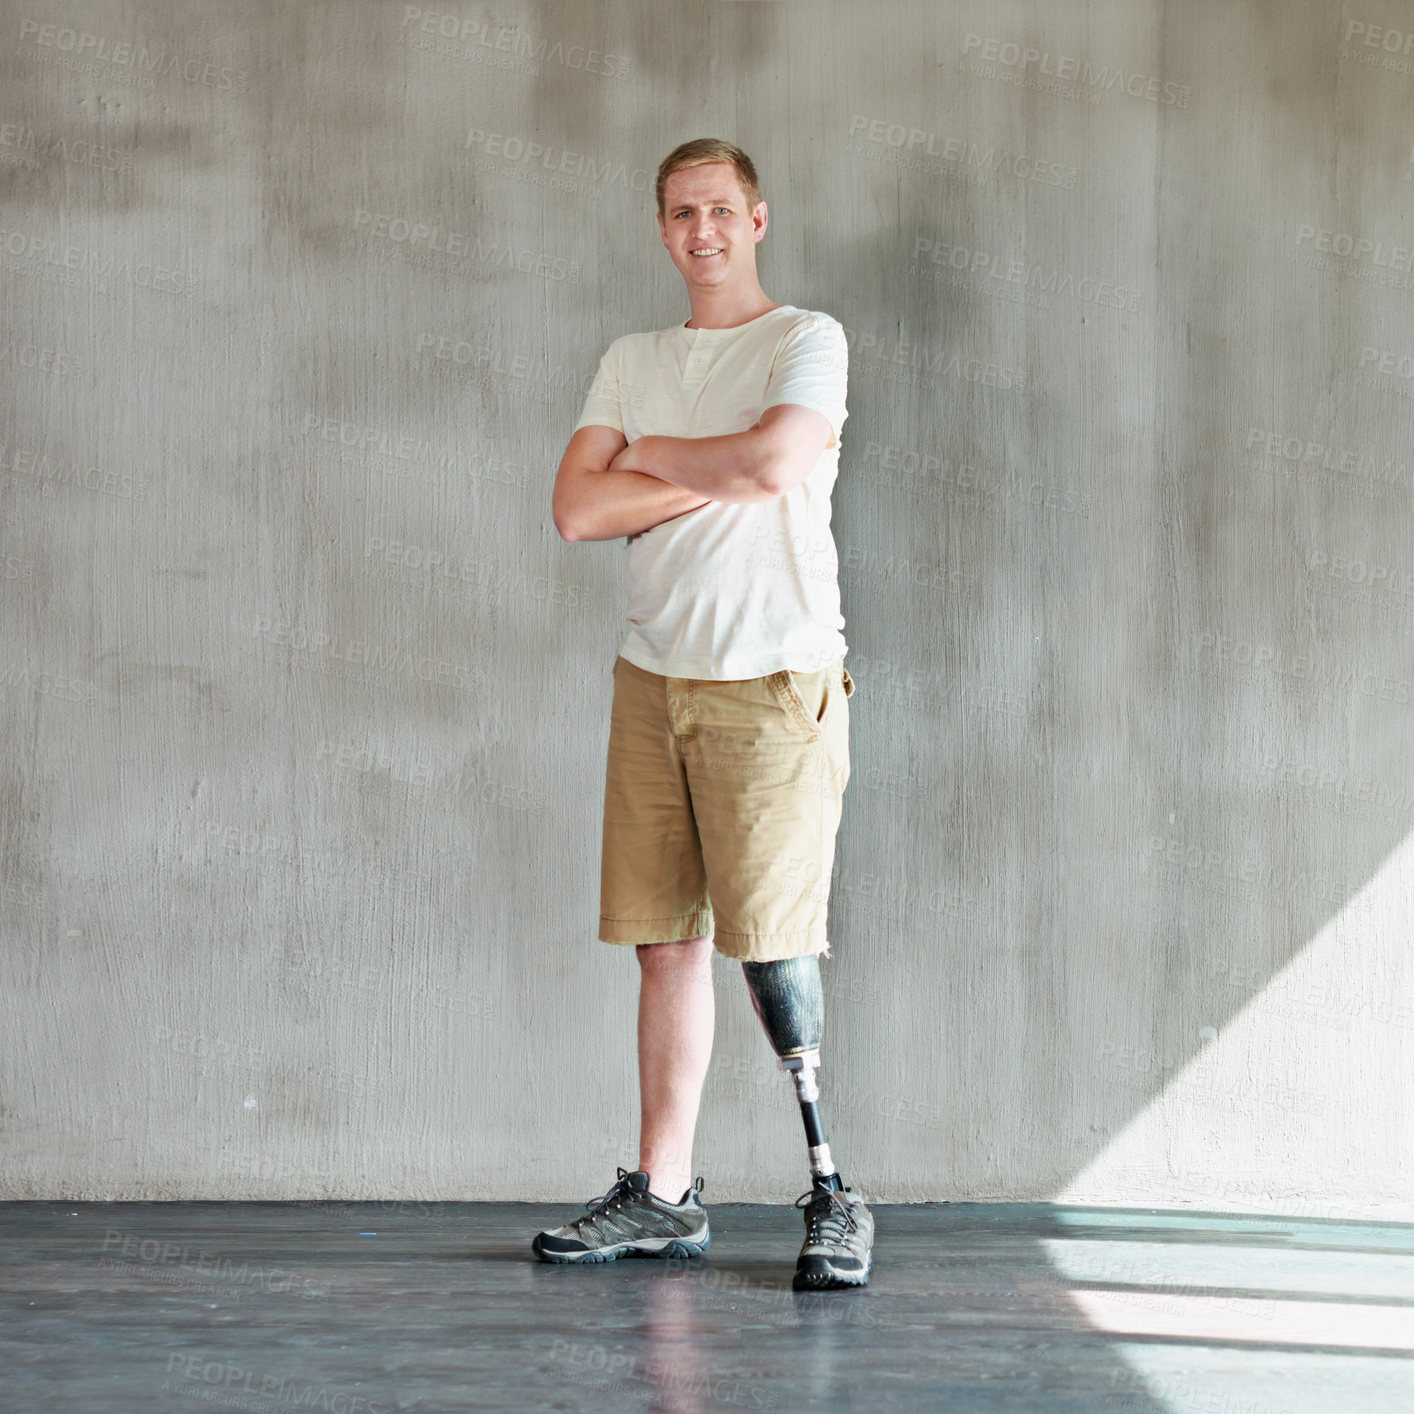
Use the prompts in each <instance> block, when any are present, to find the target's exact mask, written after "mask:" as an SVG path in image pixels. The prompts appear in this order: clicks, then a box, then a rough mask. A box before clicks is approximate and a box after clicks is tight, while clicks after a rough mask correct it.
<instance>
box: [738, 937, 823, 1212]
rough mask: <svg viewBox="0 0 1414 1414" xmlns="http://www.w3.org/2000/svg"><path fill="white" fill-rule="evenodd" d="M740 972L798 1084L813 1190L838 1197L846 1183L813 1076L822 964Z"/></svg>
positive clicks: (800, 960)
mask: <svg viewBox="0 0 1414 1414" xmlns="http://www.w3.org/2000/svg"><path fill="white" fill-rule="evenodd" d="M741 970H742V972H743V974H744V975H745V977H746V985H747V987H748V988H749V989H750V991H751V1004H752V1006H753V1007H755V1008H756V1015H757V1016H758V1017H759V1018H760V1019H761V1025H762V1026H764V1027H765V1028H766V1035H767V1036H768V1037H769V1038H770V1041H771V1048H772V1049H773V1050H774V1051H775V1053H776V1055H777V1056H778V1057H779V1058H780V1062H781V1069H782V1070H784V1071H786V1072H788V1073H789V1075H790V1077H791V1079H792V1080H793V1081H794V1082H795V1097H796V1099H797V1100H798V1101H799V1102H800V1116H801V1118H802V1119H803V1120H804V1122H805V1142H806V1143H807V1144H808V1145H809V1146H810V1176H811V1182H812V1186H813V1187H814V1188H815V1189H817V1190H819V1189H831V1190H833V1191H835V1192H839V1191H840V1190H842V1189H843V1188H844V1180H843V1179H842V1178H841V1177H840V1175H839V1172H838V1170H836V1168H835V1165H834V1161H833V1160H832V1159H831V1158H830V1146H829V1145H828V1144H827V1143H826V1142H825V1131H824V1129H823V1127H822V1126H821V1123H820V1106H819V1100H820V1089H819V1086H817V1085H816V1083H815V1071H816V1070H817V1069H818V1068H819V1065H820V1038H821V1036H822V1034H823V1032H824V1029H825V1004H824V998H823V995H822V993H821V990H820V961H819V958H818V957H816V956H814V955H811V956H808V957H787V958H782V959H780V960H779V961H777V962H743V963H742V965H741Z"/></svg>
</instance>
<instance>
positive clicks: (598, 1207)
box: [580, 1167, 632, 1222]
mask: <svg viewBox="0 0 1414 1414" xmlns="http://www.w3.org/2000/svg"><path fill="white" fill-rule="evenodd" d="M631 1191H632V1190H631V1189H630V1188H629V1186H628V1170H627V1169H626V1168H622V1167H621V1168H620V1169H619V1176H618V1180H617V1181H616V1182H615V1184H614V1186H613V1187H612V1188H611V1189H609V1191H608V1192H607V1193H605V1194H603V1195H602V1196H600V1197H598V1198H591V1199H590V1200H589V1201H588V1202H587V1203H586V1204H585V1205H584V1206H585V1207H586V1208H588V1209H589V1212H588V1214H587V1216H589V1217H591V1218H597V1217H598V1216H599V1215H600V1213H604V1212H607V1211H608V1210H609V1208H611V1207H618V1205H619V1204H620V1203H622V1202H623V1200H624V1199H625V1198H626V1197H627V1196H628V1195H629V1193H630V1192H631ZM580 1221H581V1222H583V1221H584V1219H583V1218H581V1219H580Z"/></svg>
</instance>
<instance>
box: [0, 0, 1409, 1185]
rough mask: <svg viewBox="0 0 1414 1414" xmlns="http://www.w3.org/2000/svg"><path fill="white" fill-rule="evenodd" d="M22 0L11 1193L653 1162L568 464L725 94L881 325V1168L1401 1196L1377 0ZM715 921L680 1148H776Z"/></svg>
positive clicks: (863, 909)
mask: <svg viewBox="0 0 1414 1414" xmlns="http://www.w3.org/2000/svg"><path fill="white" fill-rule="evenodd" d="M4 10H5V20H4V25H3V29H0V34H3V36H4V38H3V40H0V44H2V45H3V51H4V52H3V60H4V71H5V75H6V83H5V98H4V102H3V108H2V109H0V182H3V191H4V197H3V205H0V213H3V214H0V227H2V228H3V231H0V242H2V243H3V253H4V268H3V272H0V278H2V279H3V290H2V291H0V299H3V308H4V310H5V311H6V318H5V320H4V328H3V335H0V388H3V398H4V404H3V422H2V423H0V443H3V452H0V464H2V469H0V499H2V500H3V509H4V516H3V524H2V525H0V566H3V577H4V596H3V600H0V614H2V615H3V656H2V657H0V713H3V723H4V738H5V742H6V747H7V749H6V750H5V752H4V755H3V771H4V779H3V794H0V811H2V812H3V813H0V848H3V897H0V908H2V909H3V914H0V917H2V918H3V935H4V947H3V955H2V956H0V997H3V1009H4V1025H3V1027H0V1034H3V1042H0V1063H3V1097H0V1098H2V1099H3V1118H2V1119H0V1124H3V1129H2V1130H0V1141H2V1143H0V1148H3V1154H4V1158H3V1183H2V1184H0V1188H2V1189H3V1195H4V1196H6V1197H20V1198H29V1197H60V1196H62V1197H73V1198H104V1197H111V1198H187V1197H208V1198H247V1197H269V1198H291V1197H320V1196H336V1195H337V1196H347V1197H360V1198H367V1197H389V1198H398V1197H419V1198H511V1197H514V1198H525V1199H567V1200H570V1199H572V1200H575V1201H579V1200H581V1199H583V1198H585V1197H587V1196H588V1195H590V1194H592V1193H596V1192H602V1191H603V1189H604V1188H605V1187H606V1186H607V1185H608V1183H609V1182H610V1181H611V1180H612V1177H613V1173H614V1165H615V1164H616V1163H623V1164H626V1165H627V1166H632V1164H633V1161H634V1140H635V1138H636V1123H637V1091H636V1073H635V1062H634V1044H635V1043H634V1008H635V1001H636V995H637V967H636V964H635V961H634V958H633V955H632V953H631V952H629V951H626V950H620V949H615V948H610V947H608V946H607V945H605V944H602V943H600V942H599V941H598V940H597V938H596V926H595V925H596V917H597V908H598V866H599V853H598V851H599V843H600V811H601V806H602V791H603V767H604V748H605V744H606V740H607V733H608V709H609V701H610V692H611V679H610V671H609V670H610V665H611V662H612V659H613V656H614V653H615V651H616V649H617V647H618V643H619V641H620V637H621V632H622V623H623V612H624V603H623V593H624V583H623V548H622V545H621V543H617V542H611V543H607V544H578V545H566V544H564V543H562V542H561V540H560V539H559V537H558V536H557V534H556V532H555V530H554V527H553V525H552V523H551V518H550V490H551V485H552V482H553V477H554V472H555V468H556V465H557V463H558V459H559V456H560V453H561V451H562V450H563V447H564V444H565V442H566V440H567V439H568V437H569V434H570V430H571V428H572V426H573V423H574V420H575V418H576V417H577V415H578V412H579V408H580V404H581V400H582V396H583V390H584V388H585V387H586V386H587V383H588V380H589V377H590V375H591V374H592V373H593V371H594V368H595V366H596V363H597V360H598V357H599V354H600V353H601V351H602V350H603V348H604V346H605V345H606V344H607V343H608V341H609V340H610V339H612V338H613V337H615V336H616V335H618V334H620V333H624V332H628V331H632V330H638V329H646V328H656V327H662V326H664V325H667V324H670V323H673V322H676V321H679V320H682V319H684V318H686V317H687V305H686V300H685V296H684V294H683V290H682V285H681V281H680V278H679V277H678V275H677V274H676V272H675V271H674V269H673V267H672V265H671V263H670V262H669V260H668V258H667V256H666V254H665V253H664V251H663V250H662V248H661V245H660V244H659V241H658V236H657V231H656V227H655V225H654V221H653V207H652V197H651V188H652V174H653V172H654V171H655V169H656V165H657V163H658V162H659V160H660V159H661V158H662V157H663V156H664V154H665V153H666V152H667V151H668V150H669V149H670V148H671V147H672V146H674V145H675V144H676V143H678V142H680V141H682V140H684V139H686V138H689V137H696V136H703V135H708V134H715V135H722V136H726V137H729V138H731V139H733V140H735V141H738V142H739V143H741V144H742V146H744V147H745V148H746V150H747V151H748V152H750V153H752V154H753V156H754V158H755V159H756V161H757V163H758V166H759V169H760V172H761V176H762V182H763V186H764V189H765V195H766V198H767V200H768V202H769V204H770V211H771V220H772V225H771V229H770V231H769V233H768V236H767V238H766V240H765V242H764V243H763V245H762V246H761V248H760V252H759V254H760V268H761V274H762V282H763V285H764V287H765V289H766V291H767V293H768V294H769V295H771V296H772V297H773V298H775V299H777V300H782V301H788V302H791V303H795V304H799V305H804V306H807V307H813V308H819V309H824V310H827V311H829V312H830V313H832V314H833V315H835V316H836V317H837V318H838V319H839V320H840V321H841V322H842V323H843V324H844V325H845V327H846V328H847V330H848V331H849V337H850V344H851V363H850V395H849V406H850V411H851V417H850V421H849V423H848V426H847V428H846V433H845V440H844V449H843V455H842V460H841V471H840V480H839V484H838V488H837V490H836V494H835V531H836V540H837V543H838V546H839V550H840V557H841V563H842V574H841V584H842V590H843V597H844V610H845V616H846V619H847V627H846V635H847V637H848V639H849V643H850V656H849V658H848V660H847V661H848V663H849V666H850V669H851V672H852V673H853V675H854V677H855V679H856V681H857V682H858V692H857V693H856V695H855V696H854V698H853V699H852V704H851V705H852V713H853V727H852V731H853V752H854V774H853V779H852V782H851V785H850V789H849V793H848V795H847V797H846V804H845V819H844V825H843V828H842V831H841V835H840V841H839V850H838V863H837V872H836V875H835V878H834V881H833V901H832V934H831V937H832V945H833V952H834V958H833V960H832V961H830V962H828V963H826V964H825V976H826V987H827V992H828V995H829V1003H828V1020H827V1027H828V1031H827V1042H826V1068H825V1070H824V1072H823V1073H822V1080H823V1083H824V1086H825V1094H826V1109H827V1115H828V1122H829V1127H830V1135H831V1139H832V1141H833V1146H834V1149H835V1153H836V1156H837V1158H838V1159H839V1160H840V1162H841V1165H842V1166H843V1167H844V1168H845V1169H846V1171H847V1174H848V1176H849V1178H850V1179H851V1180H852V1181H853V1182H854V1183H855V1184H856V1186H858V1187H859V1188H861V1189H862V1190H863V1191H864V1192H865V1193H866V1195H867V1196H868V1197H870V1198H871V1199H877V1200H881V1201H891V1200H892V1201H898V1200H925V1199H928V1200H932V1199H959V1198H983V1197H987V1198H1045V1197H1053V1196H1061V1197H1067V1198H1076V1199H1099V1200H1122V1201H1123V1200H1139V1201H1142V1202H1145V1203H1154V1204H1163V1203H1180V1202H1198V1203H1204V1204H1207V1205H1211V1206H1229V1207H1241V1206H1246V1205H1256V1206H1263V1205H1265V1206H1286V1207H1291V1208H1294V1209H1295V1210H1297V1211H1300V1210H1303V1209H1304V1210H1308V1211H1316V1210H1323V1211H1330V1212H1346V1211H1355V1210H1357V1209H1361V1208H1364V1207H1376V1206H1379V1205H1382V1204H1383V1205H1394V1204H1397V1203H1398V1202H1399V1201H1401V1200H1402V1199H1403V1198H1404V1196H1405V1195H1406V1194H1407V1193H1408V1191H1409V1183H1410V1177H1411V1175H1410V1169H1409V1158H1408V1155H1409V1152H1410V1141H1411V1122H1412V1121H1414V1104H1411V1079H1410V1077H1411V1075H1414V1064H1411V1062H1412V1061H1414V987H1411V975H1410V974H1411V964H1410V960H1409V957H1410V950H1409V921H1410V917H1411V903H1414V899H1411V891H1414V844H1411V840H1410V831H1411V823H1414V759H1411V747H1414V550H1411V544H1414V540H1412V539H1411V530H1414V513H1411V500H1410V495H1411V475H1412V474H1414V319H1412V318H1411V316H1414V253H1411V248H1414V220H1412V219H1411V213H1412V212H1414V181H1412V180H1411V178H1414V120H1411V116H1410V115H1411V113H1414V37H1411V36H1414V21H1412V20H1411V18H1410V12H1409V9H1408V7H1407V6H1406V5H1402V4H1398V3H1395V0H1359V3H1355V0H1350V3H1348V4H1346V5H1344V6H1343V7H1335V6H1332V5H1330V4H1325V3H1317V0H1296V3H1290V0H1288V3H1284V4H1280V5H1279V4H1277V3H1276V0H1266V2H1265V3H1258V2H1257V0H1246V2H1245V3H1243V0H1237V2H1236V3H1234V0H1223V3H1218V2H1217V0H1196V2H1195V3H1189V4H1161V3H1154V0H1151V2H1150V3H1142V2H1141V3H1131V0H1111V2H1110V3H1106V0H1090V3H1085V4H1080V3H1076V4H1073V5H1066V6H1059V7H1057V6H1043V5H1039V4H1036V5H1027V4H1019V3H1012V4H998V3H996V2H995V0H987V3H981V0H974V3H970V4H961V3H956V4H955V3H948V4H938V3H934V0H919V3H911V4H902V3H890V4H873V5H867V4H866V5H858V4H848V3H843V0H840V3H823V0H822V3H809V0H798V3H725V2H724V3H717V4H704V5H681V6H663V5H661V4H650V3H647V0H635V3H615V4H609V3H594V4H574V5H570V4H561V5H552V4H539V5H537V4H531V3H525V4H519V5H514V6H509V7H507V6H495V7H493V6H490V5H484V4H481V3H474V2H473V3H467V4H465V5H447V6H445V7H443V8H441V9H440V10H432V9H421V10H419V9H418V8H417V7H405V6H404V5H402V4H398V3H378V4H374V3H343V4H338V5H332V4H324V5H295V6H274V5H256V4H246V5H239V4H237V5H231V6H221V7H205V6H189V5H181V4H176V3H171V0H150V2H149V3H147V4H144V5H143V6H141V7H133V6H115V5H100V4H97V3H76V4H72V5H68V6H65V7H64V8H63V12H62V14H59V13H58V12H51V10H50V9H49V8H48V7H40V8H39V9H36V8H35V7H33V6H29V5H18V4H6V5H5V6H4ZM665 16H667V17H670V18H667V19H666V20H665ZM715 961H716V966H717V974H716V975H717V992H718V1037H717V1049H716V1053H715V1056H714V1062H713V1069H712V1073H711V1078H710V1080H709V1084H708V1090H707V1094H706V1097H705V1101H704V1108H703V1115H702V1122H701V1126H700V1130H699V1143H698V1151H697V1158H696V1164H695V1168H696V1170H697V1171H699V1172H701V1173H703V1174H704V1175H705V1176H706V1178H707V1183H708V1187H707V1190H706V1196H707V1198H708V1199H709V1200H714V1199H716V1200H724V1199H753V1200H771V1201H775V1200H788V1199H790V1198H792V1197H794V1195H795V1194H796V1193H798V1192H800V1191H801V1189H802V1187H803V1186H804V1178H805V1164H804V1150H803V1141H802V1139H801V1136H800V1132H799V1128H798V1120H797V1118H796V1115H795V1112H794V1104H793V1101H792V1099H791V1095H790V1088H789V1084H788V1082H787V1080H786V1079H785V1077H783V1076H782V1075H781V1074H780V1073H779V1072H778V1071H777V1070H776V1069H775V1067H774V1064H773V1061H772V1057H771V1055H770V1053H769V1048H768V1047H767V1044H766V1040H765V1037H764V1035H762V1034H761V1033H760V1032H759V1030H758V1028H757V1025H756V1022H755V1019H754V1017H753V1016H752V1014H751V1012H750V1009H749V1006H748V1004H747V997H746V993H745V989H744V986H743V984H742V982H741V979H740V974H739V970H738V969H737V968H736V967H735V966H734V965H732V964H728V963H726V962H725V960H724V959H721V958H718V959H716V960H715Z"/></svg>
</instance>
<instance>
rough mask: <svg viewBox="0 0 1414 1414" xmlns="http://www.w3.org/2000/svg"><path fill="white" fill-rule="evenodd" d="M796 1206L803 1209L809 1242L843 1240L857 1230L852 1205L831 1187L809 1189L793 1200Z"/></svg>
mask: <svg viewBox="0 0 1414 1414" xmlns="http://www.w3.org/2000/svg"><path fill="white" fill-rule="evenodd" d="M795 1206H796V1207H797V1208H804V1209H805V1222H806V1229H807V1231H808V1233H809V1240H810V1241H811V1242H820V1241H829V1242H843V1241H844V1240H845V1238H846V1237H847V1236H848V1235H849V1234H850V1233H851V1232H857V1231H858V1230H859V1224H858V1223H857V1222H856V1221H855V1217H854V1207H853V1205H852V1204H851V1203H850V1202H849V1200H848V1199H847V1198H844V1197H842V1196H841V1195H840V1193H839V1192H838V1191H837V1190H835V1189H833V1188H826V1189H811V1191H810V1192H809V1193H802V1194H801V1195H800V1197H799V1198H797V1199H796V1200H795Z"/></svg>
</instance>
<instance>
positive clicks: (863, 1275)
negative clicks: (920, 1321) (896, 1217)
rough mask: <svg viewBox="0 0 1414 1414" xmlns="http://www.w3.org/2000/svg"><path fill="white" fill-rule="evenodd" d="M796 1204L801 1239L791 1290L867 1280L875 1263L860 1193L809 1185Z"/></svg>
mask: <svg viewBox="0 0 1414 1414" xmlns="http://www.w3.org/2000/svg"><path fill="white" fill-rule="evenodd" d="M795 1206H796V1207H797V1208H800V1207H804V1209H805V1245H804V1246H803V1247H802V1248H801V1249H800V1257H799V1259H798V1260H797V1261H796V1264H795V1280H794V1281H793V1282H792V1283H791V1286H792V1287H793V1288H794V1290H796V1291H824V1290H828V1289H830V1288H832V1287H841V1286H867V1285H868V1283H869V1273H870V1271H871V1270H872V1269H873V1266H874V1215H873V1214H872V1213H871V1212H870V1211H869V1209H868V1208H866V1207H865V1206H864V1200H863V1199H862V1198H861V1197H860V1196H859V1194H857V1193H854V1192H851V1191H850V1190H849V1189H848V1188H844V1189H830V1188H821V1187H818V1186H815V1185H812V1186H811V1189H810V1192H809V1193H802V1194H801V1195H800V1197H799V1198H797V1199H796V1200H795Z"/></svg>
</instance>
